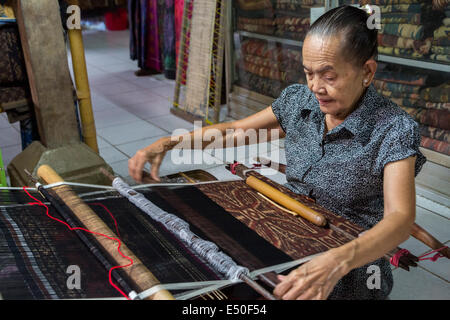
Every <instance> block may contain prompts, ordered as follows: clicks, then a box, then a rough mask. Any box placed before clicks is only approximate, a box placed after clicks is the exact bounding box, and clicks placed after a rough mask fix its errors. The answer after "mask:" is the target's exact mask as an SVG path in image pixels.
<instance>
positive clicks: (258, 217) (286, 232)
mask: <svg viewBox="0 0 450 320" xmlns="http://www.w3.org/2000/svg"><path fill="white" fill-rule="evenodd" d="M249 174H250V175H253V176H256V177H257V178H259V179H261V180H263V181H265V182H266V183H268V184H270V185H272V186H274V187H276V188H277V189H279V190H282V191H283V192H285V193H286V194H288V195H289V196H291V197H293V198H294V199H296V200H298V201H300V202H302V203H303V204H306V205H307V206H309V207H311V208H313V209H315V210H316V211H318V212H320V213H322V214H323V215H324V216H325V217H326V218H327V219H328V220H330V221H332V223H333V224H335V225H337V226H339V227H340V228H341V229H343V230H345V231H346V232H348V233H349V234H351V235H353V236H357V235H358V233H360V232H362V231H363V230H364V229H363V228H361V227H359V226H357V225H355V224H352V223H351V222H349V221H348V220H345V219H343V218H342V217H339V216H337V215H335V214H333V213H331V212H329V211H328V210H326V209H325V208H323V207H321V206H319V205H317V204H315V203H314V202H311V200H308V199H307V197H305V196H302V195H297V194H295V193H293V192H292V191H290V190H289V189H287V188H285V187H282V186H279V185H276V184H274V183H273V182H272V181H271V180H269V179H267V178H265V177H263V176H261V175H260V174H258V173H256V172H250V173H249ZM196 187H197V188H198V189H200V190H201V191H202V192H203V193H205V194H206V195H207V196H208V197H209V198H211V199H212V200H213V201H214V202H215V203H217V204H219V205H220V206H221V207H223V208H225V209H226V210H227V211H228V212H229V213H231V214H232V215H233V216H234V217H235V218H236V219H238V220H239V221H241V222H242V223H244V224H245V225H247V226H248V227H249V228H250V229H252V230H254V231H255V232H257V233H258V234H259V235H260V236H261V237H263V238H264V239H266V240H267V241H269V242H270V243H272V244H273V245H274V246H275V247H277V248H279V249H281V250H282V251H283V252H285V253H287V254H288V255H289V256H291V257H292V258H293V259H299V258H302V257H304V256H308V255H311V254H315V253H318V252H322V251H324V250H327V249H330V248H333V247H336V246H339V245H341V244H344V243H346V242H348V241H349V240H350V239H348V238H347V237H345V236H344V235H342V234H339V233H337V232H335V231H333V230H330V229H327V228H321V227H318V226H315V225H313V224H312V223H310V222H308V221H306V220H304V219H302V218H299V217H296V216H292V215H291V214H289V213H286V212H284V211H283V210H281V209H279V208H277V207H276V206H274V205H273V204H271V203H270V202H268V201H267V200H265V199H264V198H262V197H261V196H259V195H258V194H257V193H256V192H255V191H254V190H253V189H251V188H250V187H249V186H248V185H246V184H245V183H244V182H243V181H232V182H219V183H215V184H214V185H210V184H203V185H197V186H196ZM217 190H220V192H217ZM280 230H283V231H282V232H280Z"/></svg>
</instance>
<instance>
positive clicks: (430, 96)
mask: <svg viewBox="0 0 450 320" xmlns="http://www.w3.org/2000/svg"><path fill="white" fill-rule="evenodd" d="M449 93H450V83H444V84H442V85H440V86H437V87H428V88H424V89H423V90H421V91H420V97H421V98H422V99H424V100H425V101H430V102H450V101H449Z"/></svg>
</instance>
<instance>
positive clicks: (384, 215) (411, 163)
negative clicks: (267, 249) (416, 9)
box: [129, 6, 425, 299]
mask: <svg viewBox="0 0 450 320" xmlns="http://www.w3.org/2000/svg"><path fill="white" fill-rule="evenodd" d="M367 19H368V15H367V13H366V12H365V11H363V10H360V9H358V8H355V7H352V6H341V7H338V8H336V9H333V10H330V11H328V12H327V13H325V14H324V15H322V16H321V17H320V18H319V19H318V20H317V21H316V22H315V23H314V24H313V25H312V26H311V29H310V31H309V32H308V34H307V36H306V38H305V41H304V44H303V67H304V71H305V73H306V76H307V86H305V85H300V84H293V85H291V86H289V87H287V88H286V89H285V90H284V91H283V92H282V93H281V95H280V97H279V98H278V99H276V100H275V101H274V102H273V104H272V106H270V107H268V108H266V109H265V110H263V111H261V112H259V113H256V114H254V115H252V116H250V117H248V118H245V119H242V120H238V121H234V122H230V123H222V124H218V125H213V126H209V127H206V128H203V129H199V130H203V131H204V132H206V131H207V130H209V129H211V128H214V129H218V130H220V131H221V132H222V133H223V134H224V135H225V131H226V130H227V129H244V130H246V129H251V128H253V129H260V128H266V129H270V130H279V132H280V135H281V136H285V151H286V160H287V169H286V179H287V187H289V188H290V189H291V190H293V191H294V192H297V193H300V194H304V195H307V196H309V197H312V198H314V199H316V201H317V203H319V204H321V205H322V206H324V207H325V208H327V209H329V210H331V211H333V212H336V213H338V214H339V215H341V216H343V217H345V218H347V219H349V220H351V221H353V222H354V223H357V224H359V225H361V226H363V227H365V228H366V229H368V230H367V231H366V232H364V233H363V234H362V235H360V237H359V238H357V239H355V240H352V241H351V242H349V243H347V244H345V245H343V246H340V247H337V248H334V249H331V250H329V251H327V252H325V253H324V254H322V255H320V256H318V257H316V258H314V259H312V260H310V261H309V262H307V263H305V264H303V265H302V266H300V267H298V268H297V269H295V270H293V271H291V272H290V273H289V274H288V275H287V276H281V275H280V276H279V278H280V280H281V282H280V283H279V284H278V285H277V287H276V288H275V290H274V295H275V296H277V297H279V298H281V299H327V298H329V299H385V298H387V296H388V294H389V293H390V291H391V289H392V285H393V279H392V273H391V269H390V265H389V263H388V262H387V261H385V260H384V259H383V258H382V257H383V255H384V254H385V253H387V252H388V251H390V250H392V249H393V248H395V247H396V246H397V245H399V244H400V243H402V242H403V241H405V240H406V239H407V238H408V237H409V235H410V232H411V227H412V224H413V223H414V220H415V188H414V177H415V175H416V174H417V173H418V172H419V171H420V169H421V167H422V165H423V163H424V162H425V157H424V156H423V155H422V154H421V153H420V151H419V143H420V135H419V133H418V126H417V124H416V123H415V122H414V120H413V119H412V118H411V117H410V116H409V115H408V114H406V113H405V112H404V111H402V110H401V109H400V108H399V107H398V106H397V105H395V104H394V103H393V102H391V101H390V100H388V99H387V98H385V97H383V96H380V95H379V94H378V93H377V92H376V91H375V89H374V87H373V86H372V85H371V82H372V79H373V77H374V74H375V72H376V69H377V63H376V61H375V57H376V54H377V31H376V29H373V30H371V29H369V28H368V27H367ZM193 136H194V132H192V133H191V134H190V137H193ZM175 143H176V142H174V141H173V140H172V141H171V139H170V138H164V139H160V140H159V141H157V142H155V143H154V144H152V145H150V146H148V147H146V148H144V149H142V150H139V151H138V152H137V153H136V155H135V156H134V157H133V158H131V159H130V160H129V172H130V175H131V176H132V177H133V178H134V179H135V180H137V181H140V180H141V179H142V169H143V167H144V165H145V163H146V162H150V164H151V166H152V171H151V175H152V176H153V178H155V179H158V169H159V166H160V164H161V161H162V159H163V157H164V154H165V153H166V152H167V151H168V150H169V149H171V148H172V147H173V146H174V144H175ZM192 145H194V142H193V143H192ZM202 145H203V147H204V146H205V145H206V144H205V143H203V144H202ZM371 265H373V266H375V269H373V268H374V267H372V268H371V269H368V268H369V266H371ZM377 267H378V270H379V271H380V272H379V276H380V281H379V287H377V286H375V288H374V287H373V286H371V285H370V279H369V277H371V276H372V272H373V270H377ZM368 283H369V285H368Z"/></svg>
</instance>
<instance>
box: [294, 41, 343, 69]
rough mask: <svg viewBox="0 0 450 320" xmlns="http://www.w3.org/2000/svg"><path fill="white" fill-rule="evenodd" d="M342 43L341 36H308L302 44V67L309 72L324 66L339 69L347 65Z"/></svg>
mask: <svg viewBox="0 0 450 320" xmlns="http://www.w3.org/2000/svg"><path fill="white" fill-rule="evenodd" d="M342 41H343V39H342V37H341V36H319V35H314V34H313V35H308V36H307V37H306V38H305V40H304V42H303V48H302V53H303V65H304V66H305V67H306V68H307V69H310V70H311V71H315V69H317V68H323V67H324V66H325V65H329V66H331V67H333V68H334V69H339V68H341V67H342V66H343V64H347V63H346V62H347V61H346V58H345V57H344V53H343V52H344V50H342V47H343V42H342Z"/></svg>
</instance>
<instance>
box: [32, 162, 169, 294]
mask: <svg viewBox="0 0 450 320" xmlns="http://www.w3.org/2000/svg"><path fill="white" fill-rule="evenodd" d="M37 174H38V176H39V177H40V178H42V179H43V180H44V181H45V182H46V183H48V184H52V183H57V182H62V181H63V179H62V178H61V177H60V176H59V175H58V174H57V173H56V172H55V171H54V170H53V169H52V168H51V167H50V166H48V165H42V166H40V167H39V169H38V170H37ZM53 191H54V192H55V193H56V194H57V195H58V196H59V197H60V198H61V199H62V200H63V201H64V202H65V203H66V205H67V206H68V207H69V208H71V210H72V211H73V213H74V214H75V216H76V217H77V218H78V220H79V221H80V222H81V223H82V224H84V226H85V228H86V229H88V230H90V231H92V232H96V233H100V234H104V235H106V236H108V237H110V238H115V239H118V237H117V236H116V235H115V234H114V232H113V231H112V230H111V229H110V228H109V227H108V226H107V225H106V224H105V223H104V222H103V221H102V220H101V219H100V218H99V217H98V216H97V215H96V214H95V213H94V212H93V211H92V209H91V208H90V207H89V206H88V205H86V204H85V203H84V202H83V201H82V200H81V199H80V198H79V197H78V196H77V195H76V194H75V192H73V191H72V190H71V188H70V187H69V186H67V185H62V186H58V187H55V188H53ZM94 237H95V238H96V239H97V241H98V242H99V243H100V245H101V246H102V247H103V248H104V249H105V250H106V251H107V252H108V254H109V255H110V256H111V257H112V259H113V261H114V262H115V263H116V264H117V265H127V264H129V263H130V261H129V260H127V259H125V258H123V257H122V256H121V255H120V254H119V252H118V250H117V242H116V241H113V240H110V239H107V238H106V237H101V236H95V235H94ZM120 250H121V252H122V253H123V254H124V255H125V256H128V257H129V258H131V259H132V260H133V264H132V265H131V266H129V267H124V268H122V270H123V271H124V272H125V273H126V274H127V275H128V276H129V277H130V279H131V280H132V281H134V282H135V284H136V286H137V288H138V289H139V290H140V291H141V292H142V291H144V290H147V289H149V288H151V287H153V286H155V285H157V284H159V283H160V282H159V281H158V279H156V278H155V276H154V275H153V274H152V273H151V272H150V270H148V269H147V267H146V266H145V265H144V264H143V263H142V261H141V260H140V259H139V258H138V257H136V255H134V253H133V252H132V251H131V250H130V249H129V248H128V247H127V246H126V245H125V244H124V243H122V246H121V248H120ZM148 299H150V300H173V299H174V298H173V296H172V294H170V292H169V291H167V290H165V289H162V290H160V291H158V292H156V293H154V294H153V295H152V296H150V297H149V298H148Z"/></svg>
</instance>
